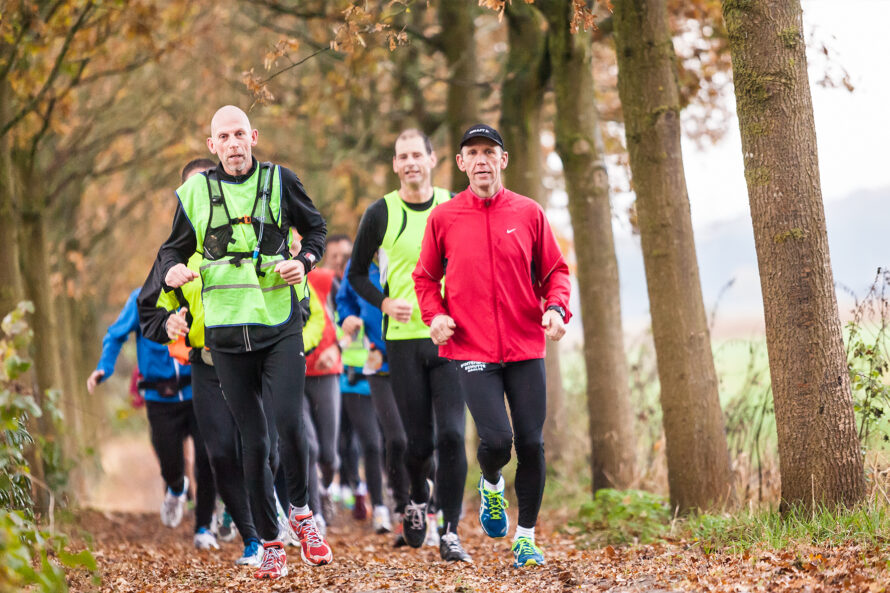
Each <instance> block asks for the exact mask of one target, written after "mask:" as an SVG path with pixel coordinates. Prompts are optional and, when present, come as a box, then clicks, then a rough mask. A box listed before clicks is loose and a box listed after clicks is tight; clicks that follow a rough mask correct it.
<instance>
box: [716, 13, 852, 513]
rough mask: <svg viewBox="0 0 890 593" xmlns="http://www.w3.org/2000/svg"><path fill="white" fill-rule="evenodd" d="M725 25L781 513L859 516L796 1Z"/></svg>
mask: <svg viewBox="0 0 890 593" xmlns="http://www.w3.org/2000/svg"><path fill="white" fill-rule="evenodd" d="M723 18H724V20H725V21H726V30H727V32H728V34H729V49H730V54H731V56H732V67H733V76H734V84H735V95H736V103H737V110H738V116H739V128H740V130H741V135H742V152H743V154H744V162H745V180H746V181H747V184H748V199H749V201H750V205H751V218H752V220H753V222H754V239H755V245H756V248H757V262H758V265H759V268H760V287H761V291H762V293H763V309H764V315H765V319H766V344H767V351H768V353H769V363H770V376H771V379H772V387H773V399H774V403H775V409H776V428H777V431H778V437H779V438H778V441H779V466H780V469H781V472H782V509H783V510H787V509H788V508H789V507H791V506H798V505H800V506H803V507H805V508H807V509H810V508H812V507H813V506H814V505H815V506H819V505H828V506H834V505H837V504H844V505H852V504H854V503H856V502H858V501H859V500H861V499H862V496H863V493H864V490H865V485H864V475H863V466H862V455H861V452H860V443H859V438H858V437H857V434H856V426H855V421H854V417H853V402H852V397H851V394H850V378H849V375H848V374H847V365H846V358H845V356H844V346H843V340H842V335H841V324H840V320H839V318H838V309H837V300H836V297H835V292H834V280H833V277H832V272H831V262H830V259H829V254H828V239H827V234H826V230H825V212H824V208H823V205H822V189H821V185H820V180H819V163H818V158H817V152H816V130H815V124H814V121H813V106H812V99H811V97H810V87H809V80H808V79H807V60H806V52H805V46H804V34H803V22H802V13H801V7H800V1H799V0H769V1H768V0H745V1H741V0H725V1H724V2H723Z"/></svg>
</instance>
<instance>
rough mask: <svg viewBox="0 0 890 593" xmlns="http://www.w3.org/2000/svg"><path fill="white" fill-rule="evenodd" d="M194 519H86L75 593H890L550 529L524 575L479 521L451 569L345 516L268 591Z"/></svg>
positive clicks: (464, 535) (853, 575)
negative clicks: (196, 536)
mask: <svg viewBox="0 0 890 593" xmlns="http://www.w3.org/2000/svg"><path fill="white" fill-rule="evenodd" d="M190 519H191V516H187V517H186V518H185V519H184V520H183V524H182V525H180V526H179V527H178V528H176V529H168V528H166V527H163V526H162V525H161V523H160V520H159V518H158V515H157V513H102V512H99V511H92V510H85V511H82V512H80V513H79V515H78V518H77V523H76V527H75V528H74V529H75V530H76V529H80V530H82V536H83V538H84V539H85V541H92V543H91V547H92V549H93V553H94V555H95V557H96V561H97V564H98V566H99V571H100V573H101V578H102V582H101V584H100V585H95V584H94V583H93V581H92V578H91V575H90V574H89V573H87V572H85V571H72V572H71V573H70V574H69V583H70V586H71V591H73V592H75V593H78V592H87V591H90V592H97V593H98V592H101V593H106V592H108V593H110V592H114V593H143V592H155V591H157V592H161V591H163V592H165V593H179V592H183V593H184V592H188V593H215V592H221V591H226V592H253V591H263V592H267V591H275V592H282V593H286V592H296V591H299V592H301V593H304V592H305V593H350V592H398V591H412V592H414V591H445V592H454V593H476V592H479V593H482V592H485V593H488V592H511V593H512V592H528V593H549V592H566V593H567V592H569V591H596V592H610V593H669V592H678V591H707V592H714V593H718V592H719V593H723V592H726V593H736V592H752V593H753V592H764V593H766V592H769V593H772V592H776V591H794V592H801V593H804V592H813V593H823V592H824V593H831V592H841V591H843V592H847V591H853V592H857V593H866V592H868V593H871V592H877V591H886V590H888V589H890V575H888V573H890V571H887V568H888V567H890V557H888V553H887V551H885V550H879V549H866V548H863V547H860V546H854V545H850V546H844V547H836V548H820V547H812V546H807V547H799V548H797V549H793V550H760V551H752V552H748V553H744V554H725V553H720V552H716V553H715V552H712V553H705V552H704V551H702V549H701V548H700V546H698V545H697V544H696V543H694V542H687V541H682V540H680V541H672V542H669V543H668V542H663V543H656V544H651V545H645V546H629V547H613V546H606V547H604V548H600V549H593V550H582V549H578V548H576V547H575V543H574V539H573V538H572V537H571V536H569V535H566V534H563V533H559V532H556V531H554V526H553V525H549V524H547V523H543V524H539V526H538V538H537V539H538V543H539V544H540V545H541V547H542V548H543V551H544V554H545V557H546V559H547V564H546V566H542V567H537V568H526V569H515V568H513V566H512V555H511V553H510V545H509V544H510V542H509V540H508V539H499V540H494V539H489V538H487V537H485V536H484V535H482V533H481V531H480V529H479V526H478V524H477V521H476V520H475V518H474V516H473V515H472V514H470V513H468V514H467V517H466V518H465V519H464V520H463V521H462V522H461V539H462V541H463V543H464V547H465V548H466V549H467V551H468V552H469V553H470V554H471V555H472V556H473V564H464V563H459V564H449V563H445V562H443V561H441V560H440V559H439V551H438V549H437V548H432V547H423V548H421V549H419V550H414V549H411V548H399V549H394V548H392V547H391V542H392V535H389V534H387V535H377V534H374V533H373V532H372V531H371V527H370V522H369V521H364V522H356V521H354V520H353V519H352V518H351V517H349V516H348V515H345V514H342V515H341V516H340V517H338V519H337V521H336V522H335V523H334V524H333V525H331V526H330V527H329V529H328V541H329V542H330V543H331V546H332V548H333V550H334V562H333V563H332V564H330V565H328V566H322V567H310V566H307V565H305V564H303V563H302V561H301V560H300V552H299V548H294V547H289V548H288V549H287V554H288V567H289V570H290V574H289V575H288V576H287V577H285V578H283V579H280V580H276V581H257V580H255V579H254V578H253V577H252V574H253V569H250V568H246V567H239V566H235V565H234V561H235V559H236V558H237V557H238V556H240V553H241V544H240V539H237V540H236V541H235V542H232V543H223V544H221V545H222V549H221V550H208V551H197V550H195V549H194V547H193V545H192V537H191V528H190V527H189V526H188V525H186V523H188V521H189V520H190ZM514 519H515V517H514ZM86 534H89V535H86ZM75 535H76V534H75Z"/></svg>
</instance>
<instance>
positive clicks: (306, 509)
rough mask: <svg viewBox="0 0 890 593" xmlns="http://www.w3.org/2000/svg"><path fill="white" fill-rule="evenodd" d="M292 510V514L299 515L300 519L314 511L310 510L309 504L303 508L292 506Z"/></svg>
mask: <svg viewBox="0 0 890 593" xmlns="http://www.w3.org/2000/svg"><path fill="white" fill-rule="evenodd" d="M290 510H291V513H293V514H294V515H297V516H298V517H302V516H304V515H308V514H309V513H311V512H312V510H311V509H310V508H309V505H308V504H304V505H303V506H301V507H295V506H294V505H291V507H290Z"/></svg>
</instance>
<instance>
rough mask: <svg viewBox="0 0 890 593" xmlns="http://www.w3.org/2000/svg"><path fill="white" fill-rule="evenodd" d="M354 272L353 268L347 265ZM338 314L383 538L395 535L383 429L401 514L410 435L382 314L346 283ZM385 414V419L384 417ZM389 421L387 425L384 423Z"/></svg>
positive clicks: (347, 405) (347, 397)
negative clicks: (387, 500) (386, 490)
mask: <svg viewBox="0 0 890 593" xmlns="http://www.w3.org/2000/svg"><path fill="white" fill-rule="evenodd" d="M347 269H348V264H347ZM369 272H370V279H371V282H372V283H373V284H374V285H375V286H377V287H378V289H379V288H380V272H379V270H378V269H377V266H376V265H375V264H373V263H372V264H371V268H370V270H369ZM337 313H338V314H339V316H340V326H341V328H342V329H343V333H344V337H343V338H342V339H341V344H343V343H344V342H345V344H346V347H345V348H344V349H343V368H344V369H345V372H344V373H343V374H342V375H341V376H340V391H341V393H342V394H343V408H344V410H346V413H347V417H348V418H349V420H350V422H351V423H352V425H353V426H354V427H355V429H356V432H357V433H358V435H359V438H360V440H361V445H362V453H363V454H364V458H365V477H366V478H367V481H368V491H369V493H370V495H371V505H372V506H373V511H372V526H373V528H374V531H376V532H377V533H387V532H389V531H392V520H391V518H390V513H389V508H388V507H387V506H386V505H384V503H383V443H384V437H383V434H381V430H380V426H381V424H383V425H384V433H386V434H387V435H390V436H388V438H387V439H386V452H387V458H388V461H389V462H390V463H388V464H387V469H388V470H389V469H390V468H391V471H389V479H390V486H391V488H392V493H393V499H394V501H395V505H396V509H397V511H398V512H399V513H402V512H404V510H405V504H407V502H408V479H407V471H406V470H405V461H404V456H405V429H404V428H403V427H402V421H401V418H400V417H399V412H398V409H397V408H396V405H395V398H394V397H393V395H392V387H391V386H390V384H389V365H388V364H387V363H386V361H385V352H386V345H385V344H384V343H383V339H382V335H381V329H382V328H381V325H382V316H381V314H380V309H378V308H377V307H374V306H373V305H371V304H370V303H369V302H368V301H366V300H365V299H363V298H361V297H360V296H358V294H356V292H355V290H353V288H352V285H351V284H349V279H348V278H345V279H344V280H343V282H341V283H340V290H339V291H337ZM381 410H382V411H383V413H381ZM381 417H382V418H383V421H382V422H379V421H378V418H381Z"/></svg>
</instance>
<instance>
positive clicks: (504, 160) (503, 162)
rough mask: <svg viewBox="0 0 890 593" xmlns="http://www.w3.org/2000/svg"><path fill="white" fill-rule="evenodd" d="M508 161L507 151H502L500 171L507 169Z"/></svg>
mask: <svg viewBox="0 0 890 593" xmlns="http://www.w3.org/2000/svg"><path fill="white" fill-rule="evenodd" d="M509 160H510V155H509V154H508V153H507V151H506V150H505V151H504V154H502V155H501V169H506V168H507V162H508V161H509Z"/></svg>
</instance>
